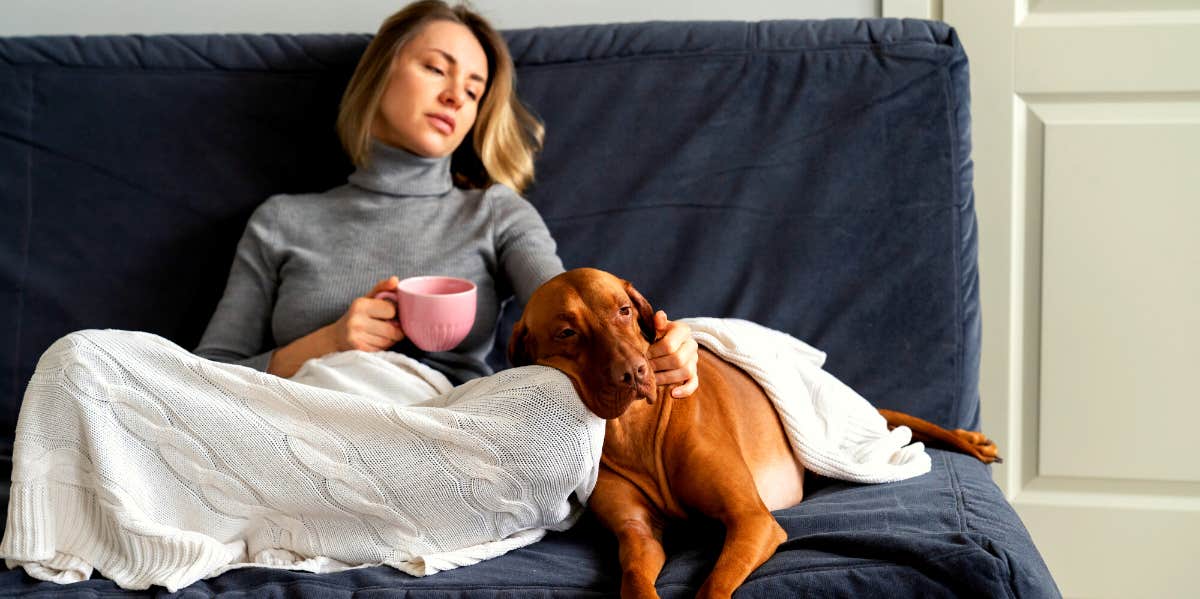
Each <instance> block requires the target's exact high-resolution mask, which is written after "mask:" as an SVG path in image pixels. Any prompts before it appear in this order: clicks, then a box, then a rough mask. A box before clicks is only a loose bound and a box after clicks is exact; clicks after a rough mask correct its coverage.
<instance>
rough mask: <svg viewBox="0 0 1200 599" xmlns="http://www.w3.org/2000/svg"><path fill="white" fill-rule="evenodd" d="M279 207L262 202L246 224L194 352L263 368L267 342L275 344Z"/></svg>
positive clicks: (268, 358)
mask: <svg viewBox="0 0 1200 599" xmlns="http://www.w3.org/2000/svg"><path fill="white" fill-rule="evenodd" d="M277 207H278V206H277V203H276V202H272V201H271V200H268V201H266V202H263V204H262V205H260V206H259V207H258V209H256V210H255V211H254V214H253V215H252V216H251V217H250V221H249V222H247V223H246V230H245V232H243V233H242V239H241V241H239V242H238V246H237V253H236V254H234V258H233V266H232V267H231V268H230V270H229V280H228V282H226V283H225V293H224V295H222V297H221V301H220V302H219V303H218V304H217V309H216V311H215V312H214V313H213V316H212V319H211V320H209V322H208V328H206V329H205V331H204V335H203V336H202V337H201V338H200V345H199V346H198V347H197V348H196V351H195V353H196V355H198V356H200V357H202V358H207V359H210V360H215V361H217V362H225V363H229V364H239V365H241V366H248V367H250V368H253V369H255V370H260V371H263V372H266V370H267V366H268V364H270V362H271V355H272V354H273V353H274V351H275V349H274V347H268V346H269V345H273V344H270V343H269V340H270V339H271V335H270V327H271V313H272V311H273V309H274V305H275V297H276V292H277V290H278V288H279V269H278V260H277V259H273V258H274V254H275V252H272V251H271V250H272V245H271V241H272V238H273V236H274V231H275V230H276V218H277V217H276V213H277Z"/></svg>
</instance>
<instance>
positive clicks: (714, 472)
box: [508, 269, 997, 598]
mask: <svg viewBox="0 0 1200 599" xmlns="http://www.w3.org/2000/svg"><path fill="white" fill-rule="evenodd" d="M653 315H654V311H653V309H652V308H651V307H650V304H649V303H648V302H647V301H646V300H645V299H644V298H643V297H642V296H641V294H640V293H638V292H637V290H636V289H634V288H633V286H632V285H630V284H629V283H628V282H627V281H623V280H621V279H619V278H617V277H615V276H613V275H611V274H609V273H606V272H604V271H600V270H595V269H577V270H572V271H568V272H565V273H563V274H561V275H559V276H557V277H555V278H553V279H551V280H550V281H547V282H546V283H545V284H544V285H542V287H540V288H539V289H538V290H537V291H536V292H535V293H534V294H533V296H532V297H531V298H530V300H529V303H528V304H526V306H525V312H524V314H523V315H522V316H521V320H520V321H519V322H518V323H517V325H516V327H515V328H514V329H513V335H512V338H511V340H510V341H509V346H508V356H509V361H511V362H512V363H513V365H514V366H521V365H526V364H542V365H545V366H552V367H554V368H557V369H558V370H561V371H562V372H564V373H566V375H567V376H568V377H570V378H571V380H572V381H573V382H574V383H575V388H576V390H577V391H578V392H579V396H580V398H582V400H583V403H584V404H585V405H586V406H587V407H588V409H590V410H591V411H592V412H594V413H595V414H596V415H598V416H600V417H601V418H605V419H607V420H608V423H607V428H606V430H605V437H604V451H603V455H602V457H601V461H600V475H599V478H598V480H597V482H596V488H595V490H594V491H593V492H592V496H591V499H590V500H589V502H588V504H589V507H590V508H591V509H592V511H593V512H595V514H596V515H597V516H598V517H599V519H600V521H601V522H603V523H604V525H605V526H607V527H608V528H609V529H610V530H612V531H613V533H615V534H616V536H617V540H618V542H619V545H620V559H621V569H622V572H623V575H622V580H621V595H622V596H623V597H626V598H629V597H657V596H658V595H657V593H656V591H655V589H654V582H655V580H656V579H657V578H658V574H659V572H660V571H661V570H662V566H663V563H664V561H665V560H666V556H665V554H664V553H663V548H662V544H661V540H662V531H663V526H664V524H665V523H666V521H667V520H668V519H683V518H687V517H688V516H689V515H697V514H700V515H704V516H708V517H711V518H715V519H717V520H720V521H721V522H722V523H723V524H724V525H725V527H726V536H725V545H724V547H723V548H722V551H721V555H720V557H719V558H718V559H717V563H716V565H715V566H714V567H713V571H712V573H711V574H710V575H709V577H708V580H706V581H705V583H704V586H703V587H701V589H700V594H699V596H701V597H729V596H730V595H731V594H732V593H733V591H734V590H736V589H737V587H738V586H739V585H741V584H742V581H744V580H745V579H746V577H747V576H748V575H749V574H750V572H752V571H753V570H754V569H755V568H757V567H758V566H760V565H761V564H762V563H763V562H765V561H766V560H767V558H769V557H770V556H771V555H772V554H773V553H774V552H775V549H776V548H777V547H778V546H779V544H780V543H782V542H783V541H785V540H786V539H787V535H786V534H785V533H784V531H783V528H781V527H780V526H779V524H778V523H777V522H776V521H775V517H774V516H772V515H771V510H777V509H781V508H785V507H790V506H793V505H796V504H797V503H799V502H800V500H801V498H802V497H803V496H804V489H803V483H804V464H802V463H800V461H799V460H798V459H797V458H796V456H795V454H794V453H793V452H792V450H791V447H790V445H789V444H788V441H787V438H786V436H785V433H784V430H783V425H782V424H781V423H780V421H779V416H778V414H777V413H776V411H775V408H774V407H773V406H772V404H771V401H770V399H769V398H768V397H767V396H766V394H765V393H764V392H763V391H762V388H761V387H759V385H758V384H757V383H756V382H755V381H754V380H753V379H751V378H750V377H749V376H748V375H747V374H746V373H745V372H743V371H742V370H741V369H739V368H737V367H735V366H733V365H731V364H729V363H727V362H725V361H723V360H721V359H720V358H718V357H716V356H715V355H714V354H712V353H711V352H709V351H708V350H706V349H704V348H701V350H700V358H699V365H698V375H699V377H700V387H699V388H698V389H697V390H696V392H695V393H694V394H693V395H692V396H691V397H688V398H686V399H674V398H672V397H671V395H670V393H669V392H668V391H669V387H668V386H664V387H662V388H657V387H656V386H655V383H654V373H653V371H652V369H651V368H650V366H649V360H648V359H647V358H646V352H647V350H648V349H649V347H650V340H651V339H653V338H654V334H655V332H654V328H653V324H652V323H653ZM639 398H640V399H645V400H646V401H644V402H635V401H634V400H636V399H639ZM880 412H881V413H882V414H883V415H884V417H885V418H886V419H887V421H888V424H889V426H890V427H893V428H894V427H895V426H898V425H901V424H903V425H906V426H909V427H910V428H912V429H913V433H914V435H913V437H914V439H915V440H925V441H928V442H931V443H934V444H937V443H938V442H941V443H943V444H946V445H949V446H951V447H952V448H954V449H958V450H961V451H963V452H965V453H968V454H970V455H974V456H975V457H977V458H979V459H980V460H982V461H983V462H985V463H990V462H992V461H995V460H997V457H996V446H995V444H993V443H992V442H991V441H988V440H987V438H986V437H984V436H983V435H982V434H980V433H973V432H969V431H962V430H958V431H953V432H951V431H947V430H945V429H942V428H940V427H938V426H936V425H933V424H931V423H928V422H925V421H923V420H920V419H917V418H914V417H912V416H908V415H905V414H900V413H898V412H891V411H887V410H880Z"/></svg>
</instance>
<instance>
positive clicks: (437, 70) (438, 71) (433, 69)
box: [425, 64, 445, 75]
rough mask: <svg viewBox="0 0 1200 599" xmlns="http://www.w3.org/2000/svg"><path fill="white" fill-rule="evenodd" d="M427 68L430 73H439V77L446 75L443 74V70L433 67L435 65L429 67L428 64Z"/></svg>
mask: <svg viewBox="0 0 1200 599" xmlns="http://www.w3.org/2000/svg"><path fill="white" fill-rule="evenodd" d="M425 68H426V69H428V70H430V71H432V72H434V73H437V74H438V75H444V74H445V73H443V72H442V70H441V69H439V68H437V67H435V66H433V65H428V64H427V65H425Z"/></svg>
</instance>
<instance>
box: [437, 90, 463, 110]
mask: <svg viewBox="0 0 1200 599" xmlns="http://www.w3.org/2000/svg"><path fill="white" fill-rule="evenodd" d="M465 95H466V93H465V91H464V90H461V89H459V87H458V85H449V86H447V87H446V89H444V90H442V97H441V100H442V104H446V105H447V106H452V107H454V108H459V107H460V106H462V104H463V97H464V96H465Z"/></svg>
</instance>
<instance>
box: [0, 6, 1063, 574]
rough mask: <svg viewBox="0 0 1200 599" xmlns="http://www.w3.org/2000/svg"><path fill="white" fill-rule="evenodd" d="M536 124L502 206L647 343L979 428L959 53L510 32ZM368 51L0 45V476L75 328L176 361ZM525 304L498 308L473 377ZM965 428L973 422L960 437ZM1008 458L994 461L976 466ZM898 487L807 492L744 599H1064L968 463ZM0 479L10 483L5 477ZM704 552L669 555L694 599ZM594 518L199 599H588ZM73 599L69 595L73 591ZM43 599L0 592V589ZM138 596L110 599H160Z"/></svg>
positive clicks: (117, 43)
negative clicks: (734, 361) (780, 337)
mask: <svg viewBox="0 0 1200 599" xmlns="http://www.w3.org/2000/svg"><path fill="white" fill-rule="evenodd" d="M505 35H506V37H507V39H508V41H509V44H510V46H511V48H512V51H513V55H514V58H515V60H516V62H517V65H518V77H519V81H518V89H519V91H520V93H521V95H522V97H523V98H524V99H525V101H526V102H527V103H528V104H529V105H530V106H531V107H532V108H533V110H534V111H535V112H536V113H537V114H538V115H539V116H540V117H541V118H542V119H543V120H544V121H545V123H546V128H547V132H548V133H547V136H546V146H545V151H544V152H543V154H542V155H541V156H540V159H539V161H538V182H537V185H536V187H535V188H534V189H533V190H532V191H531V192H530V193H529V194H528V197H529V200H530V201H531V202H533V203H534V204H535V205H536V206H537V207H538V209H539V210H540V211H541V213H542V214H543V215H544V217H545V219H546V222H547V224H548V225H549V227H550V229H551V231H552V233H553V234H554V236H555V238H556V239H557V240H558V242H559V246H560V253H561V256H562V258H563V261H564V263H565V264H566V266H567V267H568V268H570V267H575V266H583V265H590V266H597V267H600V268H604V269H607V270H610V271H612V272H614V273H616V274H618V275H620V276H622V277H625V278H627V279H629V280H631V281H633V282H634V283H635V284H636V285H637V286H638V287H639V288H640V289H641V291H642V292H643V293H644V294H645V295H646V296H647V298H648V299H649V300H650V301H651V302H652V303H653V304H655V305H656V307H661V308H664V309H666V310H667V312H668V313H669V314H670V315H672V316H673V317H683V316H734V317H740V318H747V319H751V320H754V321H757V322H760V323H763V324H766V325H768V326H771V327H774V328H777V329H781V330H784V331H787V332H789V333H791V334H793V335H795V336H797V337H799V338H801V339H804V340H806V341H808V342H809V343H811V344H812V345H815V346H816V347H818V348H821V349H823V350H825V351H826V352H828V354H829V360H828V363H827V368H828V369H829V370H830V371H831V372H832V373H833V374H835V375H836V376H838V377H839V378H841V379H842V380H843V381H845V382H846V383H848V384H849V385H850V386H851V387H853V388H855V389H856V390H858V391H859V392H860V393H861V394H862V395H864V396H865V397H866V398H868V399H869V400H870V401H872V402H873V403H874V404H876V405H877V406H878V407H884V408H892V409H897V410H903V411H906V412H910V413H912V414H915V415H918V416H921V417H924V418H926V419H929V420H932V421H934V422H937V423H939V424H941V425H943V426H946V427H950V428H956V427H963V428H978V427H979V425H980V421H979V391H978V383H979V354H980V310H979V299H978V298H979V294H978V275H977V270H976V269H977V259H976V251H977V242H976V231H977V228H976V221H975V208H974V204H973V194H972V187H971V185H972V163H971V157H970V105H969V99H968V85H967V57H966V54H965V53H964V50H963V48H962V46H961V45H960V43H959V40H958V38H957V37H956V35H955V33H954V31H953V30H952V29H951V28H949V27H948V26H946V25H945V24H943V23H936V22H925V21H907V20H906V21H897V20H837V21H820V22H814V21H784V22H762V23H737V22H709V23H644V24H624V25H603V26H578V27H560V28H549V29H532V30H520V31H509V32H506V33H505ZM367 40H368V37H367V36H365V35H264V36H252V35H221V36H150V37H143V36H121V37H87V38H75V37H48V38H8V39H0V454H2V455H3V458H4V460H5V462H4V463H5V464H6V465H8V464H10V463H11V451H12V441H13V432H14V428H15V425H16V419H17V414H18V411H19V407H20V403H21V397H22V394H23V392H24V388H25V385H26V383H27V382H28V380H29V377H30V375H31V373H32V371H33V368H34V365H35V363H36V361H37V359H38V357H39V355H40V354H41V352H42V351H43V350H45V349H46V348H47V347H48V346H49V345H50V344H51V343H52V342H53V341H54V340H55V339H57V338H59V337H61V336H63V335H65V334H66V333H68V332H70V331H73V330H77V329H84V328H121V329H133V330H143V331H150V332H153V333H157V334H160V335H163V336H165V337H168V338H170V339H172V340H174V341H176V342H178V343H179V344H181V345H183V346H185V347H194V346H195V344H196V342H197V341H198V339H199V336H200V334H201V332H202V330H203V328H204V326H205V324H206V322H207V321H208V318H209V316H210V315H211V313H212V310H213V308H214V307H215V305H216V303H217V300H218V297H219V295H220V293H221V291H222V288H223V285H224V281H225V277H226V275H227V273H228V269H229V265H230V263H231V260H232V256H233V251H234V247H235V244H236V242H237V239H238V237H239V235H240V234H241V231H242V228H243V226H244V224H245V222H246V219H247V218H248V217H249V215H250V213H251V211H252V210H253V209H254V208H255V206H256V205H257V204H258V203H260V202H261V201H263V200H264V199H265V198H266V197H268V196H269V195H271V194H275V193H281V192H286V193H297V192H310V191H319V190H323V189H327V188H330V187H333V186H336V185H338V184H340V183H342V182H343V181H344V180H345V177H346V175H347V174H348V173H349V172H350V170H351V167H350V165H349V163H348V161H347V160H346V158H345V157H344V156H343V155H342V153H341V151H340V149H339V146H338V143H337V139H336V137H335V133H334V129H333V122H334V117H335V114H336V106H337V103H338V100H339V97H340V94H341V91H342V89H343V87H344V85H345V83H346V82H347V80H348V79H349V76H350V73H351V71H352V69H353V66H354V63H355V61H356V60H357V58H358V56H359V55H360V54H361V52H362V50H363V48H364V47H365V44H366V42H367ZM518 311H519V306H513V305H510V306H508V308H507V310H506V312H505V316H504V318H503V323H502V326H501V332H500V334H499V335H498V338H497V341H496V345H497V351H496V352H494V356H493V357H494V362H493V363H494V365H495V366H497V367H502V366H503V347H504V344H505V342H506V340H507V337H506V336H507V334H508V330H509V328H510V327H511V323H512V321H513V320H514V318H515V315H516V314H517V312H518ZM984 424H985V426H984V428H985V429H986V423H984ZM1001 449H1002V450H1003V449H1004V448H1001ZM930 453H931V454H932V457H933V471H932V472H930V473H929V474H927V475H924V476H921V477H918V478H915V479H911V480H908V481H905V482H901V483H895V484H885V485H873V486H872V485H857V484H850V483H845V482H841V481H836V480H828V479H821V478H818V477H813V478H812V480H809V481H808V482H807V484H806V489H807V490H808V497H807V498H806V499H805V500H804V502H803V503H801V504H800V505H798V506H796V507H793V508H790V509H786V510H781V511H779V512H777V513H776V515H777V517H778V519H779V521H780V523H781V524H782V525H783V527H784V528H785V529H786V530H787V531H788V534H789V539H788V541H787V542H785V543H784V544H783V545H782V546H781V547H780V548H779V551H778V552H777V553H776V555H775V556H774V557H772V558H771V559H770V560H769V561H768V562H767V563H766V564H764V565H763V566H762V567H761V568H759V569H758V570H757V571H756V572H754V573H753V574H752V575H751V576H750V578H749V579H748V580H747V581H746V583H745V585H744V586H743V587H742V589H741V590H740V591H739V593H738V596H739V597H772V598H774V597H786V596H798V595H803V596H806V597H873V596H887V597H967V596H969V597H1045V596H1058V595H1059V591H1058V589H1057V588H1056V586H1055V583H1054V581H1053V579H1052V578H1051V576H1050V574H1049V572H1048V570H1047V569H1046V565H1045V563H1044V562H1043V560H1042V557H1041V556H1040V554H1039V553H1038V551H1037V549H1036V548H1035V547H1034V545H1033V543H1032V541H1031V540H1030V537H1029V535H1028V533H1027V531H1026V530H1025V527H1024V526H1023V525H1022V523H1021V521H1020V519H1019V518H1018V516H1017V514H1016V513H1015V512H1014V511H1013V510H1012V508H1011V507H1010V506H1009V504H1008V503H1007V502H1006V501H1005V499H1004V497H1003V495H1002V494H1001V492H1000V490H999V489H998V488H997V487H996V485H995V484H994V483H993V482H992V481H991V477H990V472H989V469H988V467H986V466H984V465H982V464H980V463H979V462H977V461H974V460H972V459H969V458H967V457H965V456H961V455H957V454H951V453H946V452H942V451H938V450H931V451H930ZM5 479H7V476H5ZM721 534H722V533H721V530H720V528H719V527H716V526H715V525H708V524H705V523H696V524H694V525H691V526H687V527H679V528H678V529H672V530H670V531H669V532H668V535H667V538H666V546H667V550H668V553H669V558H668V561H667V564H666V567H665V569H664V570H663V574H662V576H661V578H660V579H659V584H658V588H659V591H660V593H661V594H662V595H663V596H664V597H689V596H691V595H693V594H694V592H695V591H696V589H697V588H698V587H699V585H700V584H701V582H702V581H703V579H704V577H705V576H706V574H707V572H708V570H709V568H710V567H711V565H712V562H713V560H714V559H715V556H716V554H717V552H718V550H719V547H720V540H721ZM616 558H617V554H616V544H615V541H614V540H613V539H612V538H611V536H610V535H609V533H608V532H607V531H606V530H604V529H603V528H601V527H600V526H599V525H597V523H596V522H595V521H594V520H593V519H591V518H585V519H584V520H583V521H581V523H580V524H578V525H577V526H576V527H574V528H573V529H571V530H570V531H567V532H566V533H562V534H551V535H550V536H549V537H548V538H547V539H546V540H544V541H542V542H539V543H536V544H534V545H532V546H530V547H527V548H525V549H521V550H518V551H515V552H512V553H510V554H508V555H505V556H502V557H500V558H497V559H494V560H490V561H486V562H483V563H481V564H478V565H476V566H470V567H466V568H461V569H458V570H452V571H448V572H444V573H441V574H437V575H434V576H430V577H427V578H412V577H409V576H407V575H404V574H401V573H399V572H397V571H395V570H393V569H390V568H387V567H376V568H366V569H360V570H354V571H349V572H344V573H340V574H330V575H314V574H308V573H296V572H287V571H276V570H267V569H257V568H254V569H244V570H237V571H232V572H229V573H226V574H224V575H222V576H219V577H216V578H213V579H209V580H204V581H201V582H198V583H196V584H195V585H193V586H191V587H188V588H187V589H185V590H183V591H181V592H180V595H181V596H188V597H195V596H208V595H212V594H225V593H228V594H230V595H231V596H237V597H244V596H253V597H272V596H284V595H289V596H290V595H303V596H320V597H343V596H346V597H348V596H351V595H354V596H359V597H372V596H383V595H388V596H391V595H392V594H399V595H403V596H410V597H458V596H487V597H492V596H496V597H499V596H505V597H518V596H519V597H540V596H545V597H551V596H556V597H557V596H587V597H593V596H610V595H613V594H615V593H616V591H617V589H618V588H619V579H620V570H619V567H618V564H617V559H616ZM85 591H86V592H85ZM115 591H119V589H118V588H117V587H116V586H115V585H114V584H113V583H112V582H110V581H108V580H105V579H103V578H102V577H100V576H96V577H94V578H93V579H92V580H89V581H85V582H81V583H77V584H75V585H70V586H66V587H60V586H57V585H54V584H51V583H43V582H38V581H35V580H33V579H32V578H30V577H28V576H27V575H25V573H24V572H23V571H20V570H18V571H5V572H0V594H3V595H6V596H7V595H15V596H26V597H42V596H58V595H59V594H60V593H62V594H66V593H83V594H84V596H101V595H102V596H108V595H110V594H113V593H114V592H115ZM155 591H162V589H158V588H156V589H152V590H151V591H147V592H139V593H132V592H131V593H130V595H139V596H151V595H156V594H158V593H156V592H155Z"/></svg>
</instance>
